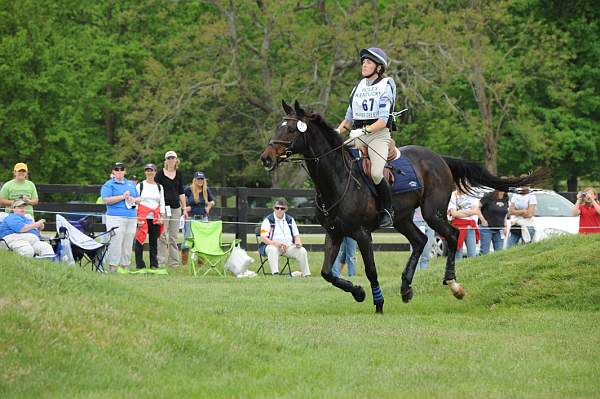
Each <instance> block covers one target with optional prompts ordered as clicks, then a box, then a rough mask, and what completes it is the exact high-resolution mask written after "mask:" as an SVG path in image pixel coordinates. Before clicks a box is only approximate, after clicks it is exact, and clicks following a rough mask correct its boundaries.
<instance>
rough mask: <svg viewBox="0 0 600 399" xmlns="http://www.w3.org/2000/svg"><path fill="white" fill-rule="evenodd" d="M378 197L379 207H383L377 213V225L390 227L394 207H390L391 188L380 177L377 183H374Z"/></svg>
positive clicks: (392, 223)
mask: <svg viewBox="0 0 600 399" xmlns="http://www.w3.org/2000/svg"><path fill="white" fill-rule="evenodd" d="M375 188H376V189H377V194H379V199H380V200H381V207H382V208H383V209H382V210H381V212H380V213H379V227H392V226H393V225H394V209H393V208H392V190H391V189H390V185H389V184H388V182H387V181H386V180H385V178H384V179H381V181H380V182H379V184H376V185H375Z"/></svg>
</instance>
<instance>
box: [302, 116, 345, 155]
mask: <svg viewBox="0 0 600 399" xmlns="http://www.w3.org/2000/svg"><path fill="white" fill-rule="evenodd" d="M306 116H307V117H308V119H310V120H311V121H312V122H313V123H314V124H315V125H316V126H317V128H318V129H319V130H321V131H322V132H323V133H324V136H325V139H326V140H327V142H328V143H329V144H330V145H331V146H332V147H337V146H340V145H342V137H341V136H340V135H339V134H338V133H337V132H336V131H335V130H334V129H333V127H331V125H330V124H329V123H327V121H326V120H325V119H323V117H322V116H321V115H319V114H317V113H315V112H311V113H308V114H306Z"/></svg>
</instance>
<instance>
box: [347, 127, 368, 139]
mask: <svg viewBox="0 0 600 399" xmlns="http://www.w3.org/2000/svg"><path fill="white" fill-rule="evenodd" d="M365 134H366V133H365V131H364V129H352V130H350V138H351V139H356V138H358V137H360V136H363V135H365Z"/></svg>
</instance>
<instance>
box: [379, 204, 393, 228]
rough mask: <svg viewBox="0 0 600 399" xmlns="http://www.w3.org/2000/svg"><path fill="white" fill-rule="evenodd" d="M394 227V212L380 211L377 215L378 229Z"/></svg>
mask: <svg viewBox="0 0 600 399" xmlns="http://www.w3.org/2000/svg"><path fill="white" fill-rule="evenodd" d="M393 226H394V210H393V209H391V210H388V209H385V208H384V209H382V210H381V212H380V213H379V227H393Z"/></svg>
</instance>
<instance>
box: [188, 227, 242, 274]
mask: <svg viewBox="0 0 600 399" xmlns="http://www.w3.org/2000/svg"><path fill="white" fill-rule="evenodd" d="M190 229H191V230H192V237H191V239H190V240H189V241H190V242H189V244H190V257H189V264H190V271H191V272H192V273H193V274H194V276H197V275H198V270H197V269H196V268H197V265H196V262H197V261H198V260H200V261H202V262H203V263H204V265H205V266H206V271H205V272H204V274H203V276H205V275H206V274H208V273H209V272H210V271H211V270H214V271H215V272H217V274H218V275H220V276H225V260H226V258H227V255H228V254H229V253H230V252H231V250H232V249H233V247H234V245H235V244H236V243H239V242H240V240H234V241H233V242H232V243H229V244H224V243H222V242H221V234H222V232H223V222H221V221H220V220H218V221H215V222H200V221H197V220H192V221H190ZM223 247H225V248H226V249H225V250H223ZM221 268H222V270H221Z"/></svg>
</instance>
